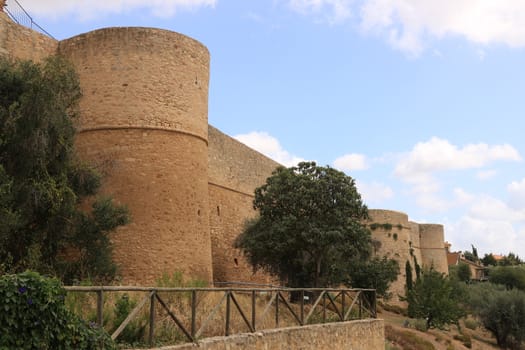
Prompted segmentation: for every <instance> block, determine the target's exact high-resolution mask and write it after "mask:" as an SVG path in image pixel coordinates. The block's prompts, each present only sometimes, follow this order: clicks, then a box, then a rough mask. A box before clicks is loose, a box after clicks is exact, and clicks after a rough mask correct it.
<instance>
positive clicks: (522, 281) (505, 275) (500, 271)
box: [489, 266, 525, 291]
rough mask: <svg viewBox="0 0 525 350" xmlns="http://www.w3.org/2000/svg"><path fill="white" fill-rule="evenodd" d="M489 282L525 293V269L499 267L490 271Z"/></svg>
mask: <svg viewBox="0 0 525 350" xmlns="http://www.w3.org/2000/svg"><path fill="white" fill-rule="evenodd" d="M489 281H490V282H491V283H494V284H501V285H503V286H505V287H506V288H507V289H514V288H516V289H519V290H522V291H525V268H523V267H519V266H497V267H493V268H491V269H490V270H489Z"/></svg>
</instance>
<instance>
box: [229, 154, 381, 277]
mask: <svg viewBox="0 0 525 350" xmlns="http://www.w3.org/2000/svg"><path fill="white" fill-rule="evenodd" d="M253 204H254V208H255V209H258V210H259V213H260V216H259V217H258V218H257V219H255V220H253V221H251V222H250V223H249V224H248V225H247V227H246V229H245V230H244V232H243V233H241V234H240V235H239V237H238V238H237V240H236V243H235V245H236V247H238V248H241V249H242V250H243V251H244V253H245V255H246V256H247V258H248V260H249V261H250V263H251V264H252V265H253V266H254V268H255V269H264V270H266V271H267V272H269V273H271V274H274V275H276V276H278V277H279V278H280V280H281V281H282V283H284V284H286V285H289V286H292V287H321V286H323V287H324V286H333V285H338V284H340V283H342V282H343V281H345V280H347V281H348V280H351V278H349V277H348V275H349V272H350V267H351V266H352V265H355V264H357V265H358V264H361V261H366V260H367V259H368V258H369V257H370V254H371V238H370V232H369V231H368V230H367V229H366V228H365V227H364V225H363V224H362V221H363V220H365V219H366V218H367V217H368V214H367V207H366V206H365V205H364V204H363V201H362V200H361V196H360V195H359V193H358V192H357V189H356V187H355V182H354V180H353V179H352V178H351V177H349V176H347V175H345V174H344V173H342V172H340V171H337V170H335V169H333V168H330V167H321V166H317V165H316V164H315V163H314V162H303V163H299V164H298V165H297V166H296V167H291V168H284V167H280V168H278V169H277V170H275V171H274V173H273V174H272V176H270V177H269V178H268V179H267V180H266V183H265V184H264V185H263V186H261V187H259V188H257V189H256V190H255V199H254V202H253ZM354 287H359V286H355V285H354Z"/></svg>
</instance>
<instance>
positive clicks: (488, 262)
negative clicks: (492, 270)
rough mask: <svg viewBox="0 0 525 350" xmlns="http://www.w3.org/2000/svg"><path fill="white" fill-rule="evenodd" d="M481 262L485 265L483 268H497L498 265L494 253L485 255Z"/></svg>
mask: <svg viewBox="0 0 525 350" xmlns="http://www.w3.org/2000/svg"><path fill="white" fill-rule="evenodd" d="M481 262H482V263H483V266H496V265H497V264H498V262H497V261H496V258H495V257H494V255H493V254H492V253H490V254H485V255H484V256H483V258H482V259H481Z"/></svg>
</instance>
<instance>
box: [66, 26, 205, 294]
mask: <svg viewBox="0 0 525 350" xmlns="http://www.w3.org/2000/svg"><path fill="white" fill-rule="evenodd" d="M59 54H61V55H63V56H65V57H66V58H68V59H69V60H70V61H71V62H72V63H73V64H74V65H75V67H76V70H77V72H78V74H79V76H80V82H81V88H82V91H83V97H82V99H81V102H80V114H81V117H80V121H79V133H78V135H77V141H76V147H77V150H78V153H79V155H80V156H81V157H82V159H84V160H86V161H88V162H90V163H92V164H95V165H96V166H97V167H98V168H99V169H100V170H101V172H102V173H103V175H104V179H103V188H102V193H108V194H110V195H112V196H113V197H114V198H115V199H116V200H117V201H118V202H120V203H122V204H125V205H127V206H128V207H129V209H130V212H131V215H132V222H131V223H130V224H129V225H127V226H125V227H121V228H119V229H118V230H117V232H115V233H114V234H113V236H112V237H113V242H114V245H115V249H114V258H115V260H116V262H117V263H119V264H120V266H121V273H122V276H123V278H124V280H125V281H126V282H128V283H141V284H151V283H153V282H154V281H155V279H156V278H158V277H159V276H161V275H162V274H163V273H164V272H167V273H170V274H171V273H173V272H175V271H180V272H183V273H184V274H185V275H186V276H187V277H190V278H199V279H203V280H205V281H208V282H210V281H212V277H213V276H212V263H211V240H210V230H209V221H208V158H207V157H208V134H207V132H208V80H209V53H208V50H207V49H206V47H204V46H203V45H202V44H200V43H199V42H197V41H195V40H193V39H191V38H188V37H186V36H184V35H181V34H178V33H174V32H171V31H166V30H159V29H152V28H108V29H101V30H96V31H93V32H89V33H86V34H82V35H79V36H76V37H73V38H70V39H67V40H64V41H61V42H60V44H59Z"/></svg>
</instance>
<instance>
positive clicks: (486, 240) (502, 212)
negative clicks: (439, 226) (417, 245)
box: [445, 179, 525, 256]
mask: <svg viewBox="0 0 525 350" xmlns="http://www.w3.org/2000/svg"><path fill="white" fill-rule="evenodd" d="M524 180H525V179H524ZM523 185H525V181H523V184H520V185H519V187H522V186H523ZM468 203H469V204H470V207H469V208H468V210H467V211H466V213H465V214H464V215H463V216H462V217H461V218H459V219H458V220H457V221H456V222H446V223H445V236H446V239H447V240H449V241H451V242H452V243H453V244H454V246H457V247H458V248H453V249H461V250H464V249H470V245H471V244H474V246H476V247H477V248H478V251H480V252H481V253H483V254H484V253H490V252H491V253H495V254H500V253H503V254H507V253H509V252H514V253H517V254H519V255H520V256H523V255H525V209H523V208H522V209H515V208H512V207H511V206H510V205H509V204H508V203H505V202H504V201H502V200H500V199H497V198H494V197H491V196H488V195H483V194H481V195H468Z"/></svg>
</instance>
